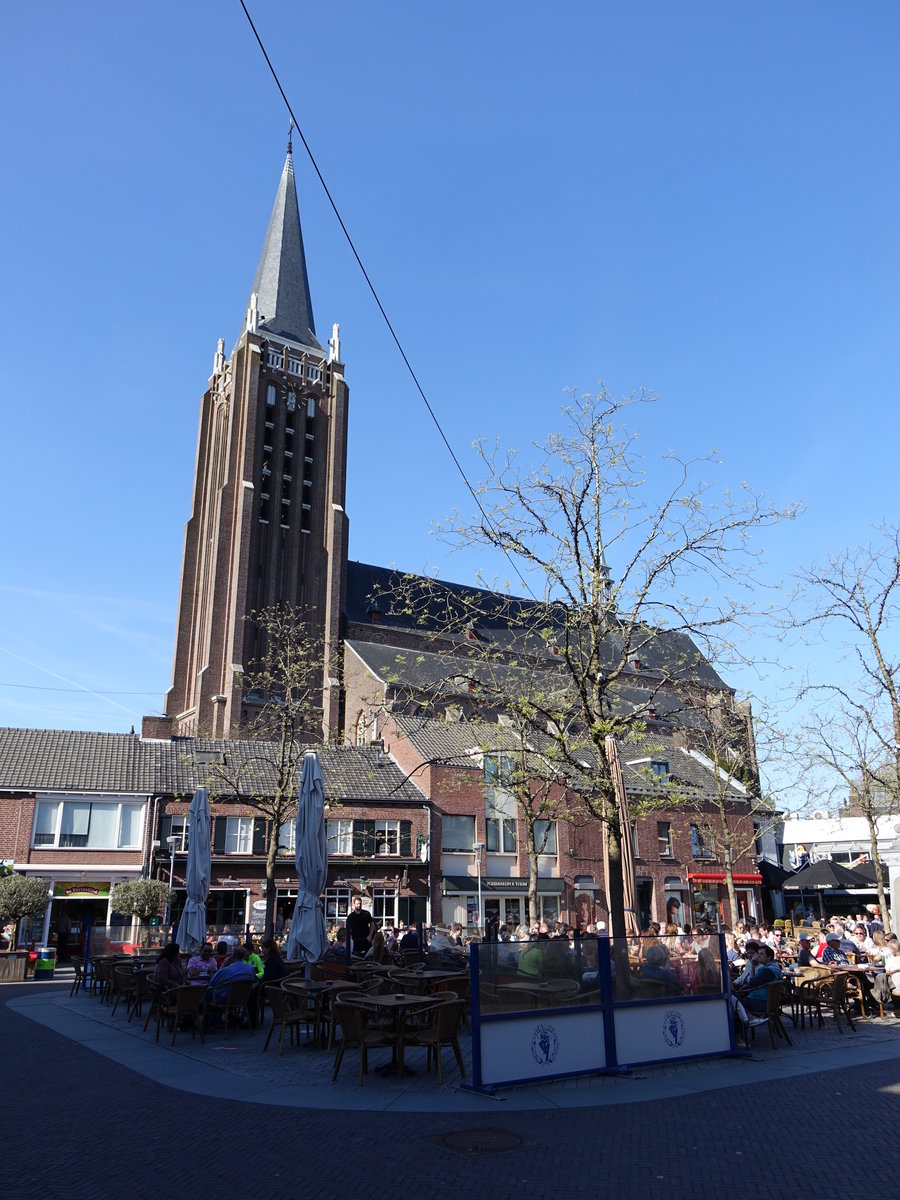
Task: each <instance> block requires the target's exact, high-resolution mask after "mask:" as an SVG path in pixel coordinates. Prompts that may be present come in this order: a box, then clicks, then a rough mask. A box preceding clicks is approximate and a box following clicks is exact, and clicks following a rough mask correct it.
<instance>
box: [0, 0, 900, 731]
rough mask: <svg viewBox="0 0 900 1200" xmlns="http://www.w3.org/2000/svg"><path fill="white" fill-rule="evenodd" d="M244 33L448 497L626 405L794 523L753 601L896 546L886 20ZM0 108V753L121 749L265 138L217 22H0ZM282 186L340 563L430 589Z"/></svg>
mask: <svg viewBox="0 0 900 1200" xmlns="http://www.w3.org/2000/svg"><path fill="white" fill-rule="evenodd" d="M251 11H253V12H254V15H255V17H256V18H257V21H258V25H259V28H260V31H261V34H262V36H263V37H264V39H265V40H266V42H267V44H268V46H269V48H270V52H271V53H272V55H273V58H274V60H275V63H276V66H277V68H278V69H279V72H280V73H281V76H282V80H283V83H284V85H285V87H286V89H287V91H288V94H289V95H290V97H291V99H292V102H293V104H294V107H295V111H296V112H297V114H298V117H299V119H300V122H301V125H302V127H303V130H304V132H305V134H306V136H307V138H308V140H309V141H310V143H311V145H312V147H313V149H314V152H315V154H316V155H317V157H318V160H319V163H320V166H321V168H322V170H323V172H324V174H325V177H326V179H327V180H328V183H329V186H330V187H331V189H332V191H333V193H334V195H335V197H336V199H337V202H338V204H339V206H340V208H341V210H342V212H343V215H344V218H345V220H346V222H347V224H348V226H349V228H350V229H351V231H352V234H353V236H354V238H355V239H356V241H357V244H358V246H359V248H360V251H361V253H362V255H363V257H364V260H365V262H366V264H367V266H368V269H369V271H370V273H371V275H372V277H373V278H374V280H375V281H376V284H377V286H378V288H379V289H380V292H381V295H382V298H383V300H384V303H385V305H386V307H387V308H388V310H389V312H390V315H391V318H392V320H393V322H394V324H395V326H396V328H397V330H398V332H399V334H400V336H401V338H402V340H403V342H404V344H405V346H406V348H407V350H408V352H409V354H410V357H411V358H412V361H413V363H414V365H415V368H416V370H417V372H418V374H419V376H420V378H421V380H422V382H423V384H424V386H425V388H426V391H427V392H428V395H429V398H430V399H431V401H432V403H433V405H434V406H435V408H436V409H437V411H438V412H439V414H440V417H441V420H442V421H443V423H444V425H445V428H446V431H447V433H448V436H449V437H450V439H451V440H452V442H453V444H454V446H455V447H456V448H457V450H458V452H459V453H460V455H461V456H462V457H463V459H464V461H465V462H466V465H467V466H469V467H474V460H473V457H472V455H471V453H470V451H469V447H470V445H471V442H472V440H473V439H474V438H476V437H480V436H487V437H493V436H495V435H499V436H500V437H501V438H502V439H503V440H504V441H506V442H508V443H511V444H513V445H524V444H526V443H527V442H528V441H529V440H530V439H532V438H537V437H540V436H542V435H543V434H544V433H546V432H548V431H549V430H551V429H554V428H556V427H558V426H559V424H560V421H559V409H560V407H561V405H562V403H563V402H564V399H565V397H564V394H563V390H564V389H565V388H566V387H570V386H574V387H577V388H579V389H590V388H593V387H594V386H595V385H596V384H597V382H598V380H600V379H601V378H602V379H603V380H604V381H605V382H606V384H607V385H608V387H609V388H610V389H611V390H612V391H614V392H617V393H624V392H628V391H631V390H632V389H635V388H639V387H648V388H651V389H653V390H654V391H655V392H657V393H658V394H659V395H660V396H661V403H660V404H659V405H657V406H656V407H655V408H654V409H653V410H652V411H650V412H647V413H646V414H645V415H644V418H643V425H644V444H645V447H646V450H647V453H648V455H649V456H650V458H651V459H652V457H653V455H655V454H656V453H657V452H658V451H659V450H663V449H665V448H666V447H668V446H674V447H677V448H679V449H681V450H682V451H683V452H685V453H701V452H704V451H706V450H709V449H711V448H712V447H718V449H719V451H720V453H721V456H722V459H723V461H724V470H723V476H722V478H723V480H724V481H726V482H731V483H732V484H737V483H738V482H739V481H740V480H743V479H747V480H749V481H751V482H752V483H753V484H754V485H755V486H757V487H758V488H761V489H764V490H766V491H767V492H768V493H769V494H770V495H771V496H772V497H773V498H775V499H778V500H784V501H787V500H791V499H797V500H802V501H804V502H805V503H806V504H807V505H808V512H807V515H806V516H805V517H804V518H803V520H802V522H800V523H795V524H793V525H791V526H789V527H786V528H784V529H782V530H780V531H778V532H777V534H774V535H773V536H772V537H771V538H770V539H769V544H768V550H769V557H770V560H771V572H772V575H773V577H774V576H777V575H779V574H783V573H786V572H789V571H790V570H791V569H792V568H793V566H794V564H795V563H797V562H806V561H809V560H811V559H814V558H820V557H822V556H824V555H825V554H826V553H827V551H828V550H830V549H834V548H837V547H838V546H840V545H842V544H844V543H847V542H851V543H852V542H857V541H860V540H864V539H865V538H866V537H867V532H868V527H869V526H870V525H871V524H873V523H875V522H877V521H879V520H881V519H883V518H892V517H894V516H895V515H896V512H897V484H896V471H895V458H896V454H897V449H896V443H897V416H896V414H897V379H898V368H900V337H898V332H900V289H898V281H900V217H898V214H900V153H898V145H897V141H898V130H900V73H898V71H897V62H898V54H900V44H898V43H900V37H898V35H900V7H898V5H897V4H896V2H895V0H881V2H879V0H870V2H869V3H867V4H865V5H849V4H847V3H845V2H843V0H834V2H832V0H807V2H803V0H795V2H793V3H791V4H788V5H785V4H781V3H775V2H774V0H772V2H770V3H756V4H752V5H751V4H743V5H738V4H723V3H721V2H720V0H709V2H689V3H682V4H673V3H671V2H670V0H659V2H650V0H643V2H642V3H640V4H626V3H615V4H613V3H605V2H600V0H594V2H592V3H569V4H565V5H558V6H555V7H554V6H549V5H547V4H543V3H531V2H516V3H513V2H512V0H506V2H497V3H492V4H484V3H476V2H475V0H461V2H459V3H455V4H452V5H437V4H422V3H411V2H395V3H392V4H389V5H386V4H379V5H375V4H369V3H362V2H357V3H345V4H340V5H337V4H328V5H326V4H318V5H314V4H302V5H300V4H297V3H288V2H284V3H281V2H276V0H266V2H263V0H255V2H254V3H253V4H252V9H251ZM0 104H2V109H3V112H4V114H5V119H4V121H3V123H2V127H0V151H2V163H3V177H4V181H5V183H4V187H3V188H2V191H0V228H2V230H3V237H2V243H0V263H2V271H0V278H2V281H3V285H2V288H0V306H2V311H0V331H2V332H0V338H2V351H3V353H2V362H3V368H2V374H0V388H2V391H0V396H2V406H3V424H4V431H3V432H4V437H3V446H4V453H3V470H2V472H0V488H2V500H3V509H4V512H5V514H6V519H5V521H4V539H3V540H4V546H3V572H2V576H0V618H2V624H0V647H2V652H0V724H7V725H28V726H41V727H43V726H55V727H75V728H91V729H109V730H121V729H124V730H127V729H129V728H130V727H131V725H132V724H134V725H135V726H136V727H138V728H139V725H140V717H141V714H142V713H144V712H152V711H158V710H159V706H160V704H161V701H162V694H163V692H164V691H165V689H166V687H167V686H168V682H169V675H170V669H171V656H172V641H173V633H174V620H175V605H176V598H177V589H178V572H179V563H180V556H181V541H182V536H183V527H184V522H185V520H186V519H187V517H188V515H189V503H190V493H191V480H192V472H193V460H194V450H195V438H196V428H197V418H198V411H199V400H200V396H201V394H202V392H203V390H204V387H205V384H206V380H207V377H208V375H209V372H210V370H211V365H212V358H213V353H214V351H215V346H216V339H217V338H218V337H220V336H221V337H224V338H225V339H226V342H227V345H228V346H229V347H230V346H231V345H232V344H233V342H234V339H235V338H236V336H237V334H238V332H239V329H240V326H241V321H242V318H243V314H244V309H245V305H246V302H247V296H248V292H249V288H250V283H251V281H252V278H253V272H254V268H255V265H256V259H257V256H258V253H259V249H260V246H261V242H262V237H263V234H264V231H265V227H266V222H267V220H268V216H269V210H270V207H271V204H272V200H273V198H274V194H275V189H276V186H277V182H278V178H279V174H280V171H281V167H282V163H283V157H284V150H285V143H286V135H287V118H286V115H285V112H284V109H283V107H282V102H281V100H280V97H279V96H278V94H277V92H276V91H275V88H274V85H273V84H272V82H271V80H270V77H269V75H268V72H267V69H266V67H265V64H264V62H263V60H262V58H261V55H260V53H259V51H258V48H257V46H256V44H255V42H254V41H253V39H252V35H251V33H250V30H249V27H248V26H247V23H246V20H245V18H244V15H243V13H242V11H241V9H240V6H239V4H238V3H237V0H215V2H213V0H192V3H190V4H184V3H174V2H171V0H169V2H165V0H160V3H157V4H152V5H148V4H142V5H139V4H122V3H121V2H119V0H116V2H111V0H110V2H106V3H104V2H100V0H94V2H93V3H90V4H77V5H76V4H72V3H69V2H63V0H48V2H45V3H43V4H41V5H19V6H7V9H6V11H5V13H4V37H3V44H2V47H0ZM295 162H296V167H297V172H298V180H299V184H300V202H301V215H302V220H303V226H304V234H305V238H306V245H307V255H308V261H309V269H310V275H311V283H312V292H313V304H314V309H315V315H316V320H317V326H318V331H319V334H320V338H321V339H322V340H324V339H325V338H327V336H328V334H329V332H330V328H331V323H332V322H333V321H340V323H341V332H342V342H343V351H344V358H345V360H346V363H347V372H348V379H349V382H350V385H351V436H350V453H349V494H348V511H349V515H350V521H351V527H350V528H351V556H352V557H354V558H359V559H363V560H365V561H371V562H376V563H391V562H393V563H397V564H398V565H400V566H402V567H404V568H408V569H413V570H421V569H423V568H425V567H426V566H427V565H428V564H431V565H432V566H438V567H440V570H441V573H442V574H443V575H444V576H445V577H448V578H466V577H467V576H468V573H469V571H470V569H471V566H472V563H471V561H466V560H464V559H463V560H460V561H459V562H458V563H457V562H455V561H454V560H452V559H450V560H449V561H448V560H447V559H446V552H445V550H444V548H443V547H442V546H441V545H440V544H439V543H437V542H436V541H435V539H434V538H433V537H432V536H430V533H429V528H430V522H431V520H432V519H440V518H441V517H443V516H444V515H445V514H446V513H447V512H448V511H449V510H450V509H451V508H453V507H455V506H457V505H458V506H460V507H461V508H463V509H465V508H467V497H466V495H465V493H464V492H463V490H462V487H461V484H460V482H459V480H458V477H457V476H456V474H455V472H454V469H453V467H452V465H451V464H450V462H449V459H448V457H447V454H446V452H445V451H444V449H443V448H442V447H441V445H440V444H439V442H438V440H437V436H436V434H435V432H434V430H433V427H432V426H431V424H430V422H429V420H428V418H427V415H426V414H425V412H424V410H423V407H422V405H421V402H420V401H419V400H418V398H417V396H416V394H415V392H414V390H413V387H412V385H411V383H410V381H409V379H408V377H407V376H406V375H405V373H404V371H403V369H402V366H401V363H400V362H399V359H398V357H397V355H396V352H395V350H394V348H393V346H392V345H391V343H390V341H389V339H388V336H387V333H386V331H385V329H384V327H383V325H382V324H381V321H380V318H379V317H378V314H377V312H376V310H375V308H374V305H373V303H372V302H371V300H370V298H369V297H368V294H367V292H366V290H365V287H364V284H363V281H362V280H361V278H360V276H359V273H358V271H357V268H356V266H355V264H354V263H353V261H352V260H351V257H350V254H349V252H348V250H347V248H346V246H345V244H344V242H343V241H342V238H341V235H340V233H339V230H338V228H337V226H336V224H335V221H334V219H333V217H332V215H331V213H330V210H329V209H328V207H327V204H326V201H325V199H324V197H323V195H322V193H321V190H320V188H319V186H318V184H317V182H316V181H315V179H314V177H313V175H312V173H311V170H310V168H309V165H308V163H307V162H306V161H305V158H304V157H303V156H302V152H301V151H299V150H298V151H297V153H295ZM611 565H612V567H613V570H614V571H615V563H613V564H611ZM791 654H792V658H791V662H797V661H798V657H797V653H796V652H793V651H792V652H791ZM783 665H785V666H786V665H788V663H787V661H785V663H784V664H783ZM78 688H84V689H88V691H78V690H75V689H78ZM64 689H73V690H64ZM95 693H96V694H95ZM113 693H119V694H113ZM124 693H146V694H144V695H128V694H124Z"/></svg>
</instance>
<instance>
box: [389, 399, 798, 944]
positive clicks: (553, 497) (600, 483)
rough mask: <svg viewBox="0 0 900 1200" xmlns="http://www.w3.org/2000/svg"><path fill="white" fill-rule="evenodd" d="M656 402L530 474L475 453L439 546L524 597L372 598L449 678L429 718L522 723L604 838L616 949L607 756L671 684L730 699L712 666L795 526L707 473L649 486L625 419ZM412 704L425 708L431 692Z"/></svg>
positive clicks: (707, 462)
mask: <svg viewBox="0 0 900 1200" xmlns="http://www.w3.org/2000/svg"><path fill="white" fill-rule="evenodd" d="M646 399H647V398H646V397H642V396H641V397H637V398H629V399H626V400H624V401H617V400H615V399H613V398H612V397H611V396H610V395H609V394H608V393H607V392H605V391H601V392H599V393H598V394H585V395H579V396H577V397H575V398H574V400H573V402H572V404H571V406H570V407H569V408H567V409H566V410H565V419H566V426H565V428H564V429H563V431H562V432H559V433H555V434H552V435H550V437H548V438H547V439H546V440H545V441H544V442H543V443H541V444H539V445H538V446H536V447H535V449H536V452H537V460H536V462H535V463H534V464H520V461H519V459H518V458H517V456H516V455H515V454H514V453H513V452H508V451H503V450H502V449H501V448H500V447H498V446H493V447H492V446H488V445H487V444H485V443H478V444H477V446H476V449H477V451H478V453H479V455H480V457H481V462H482V466H483V469H484V480H483V482H482V483H481V485H480V486H479V487H478V488H477V489H476V492H477V498H478V511H477V513H476V515H475V516H474V518H466V517H463V516H460V515H459V514H455V515H454V516H453V517H451V518H450V520H449V521H448V522H447V523H446V525H445V526H444V527H443V529H442V532H443V534H444V536H446V537H447V538H449V540H450V541H451V543H452V544H454V545H457V546H466V547H469V548H471V547H481V548H483V549H485V550H488V551H498V552H500V553H501V554H503V555H505V557H506V559H507V560H508V562H509V563H510V564H511V565H512V568H513V570H514V572H515V576H516V578H517V581H518V584H519V585H521V588H519V589H517V590H524V591H527V592H530V596H529V597H526V598H524V599H523V598H521V597H516V596H514V595H512V594H511V588H510V586H509V585H507V586H506V587H505V588H504V589H503V590H502V591H498V590H496V589H495V588H491V589H490V590H488V589H480V588H472V589H468V590H467V589H461V588H456V587H454V588H449V587H447V586H445V585H442V584H441V583H440V582H439V581H437V580H423V579H422V577H419V576H417V577H407V578H406V579H405V580H404V579H400V578H398V580H397V581H396V585H395V586H394V587H392V589H391V594H390V595H385V596H384V597H383V598H381V597H377V599H379V603H380V604H381V602H382V599H383V601H384V604H386V605H387V606H388V611H389V613H390V614H391V615H392V616H393V617H394V618H397V619H400V620H406V621H408V622H410V623H413V624H416V625H418V627H419V629H420V630H421V631H422V632H424V633H425V635H426V636H430V638H431V646H430V649H433V652H434V654H435V655H437V656H438V659H439V660H441V661H442V662H443V663H444V671H443V679H442V681H441V683H440V684H439V685H438V686H437V687H435V688H434V689H433V693H432V696H431V698H430V702H431V703H432V704H433V705H435V704H436V705H438V706H439V705H440V704H441V703H442V702H443V701H445V700H446V698H447V696H448V693H449V692H450V691H453V692H454V693H455V697H454V700H455V701H457V700H458V701H460V702H461V703H462V704H463V705H464V706H467V707H468V708H469V709H471V710H474V711H477V712H479V713H481V714H482V715H484V716H485V717H487V716H488V714H489V713H491V712H493V713H495V714H498V713H509V712H515V713H516V714H517V717H516V719H517V720H521V721H522V722H523V724H524V726H525V727H526V728H527V729H528V730H529V731H530V737H531V738H533V739H534V746H535V748H539V749H540V752H541V755H542V757H543V758H544V760H545V761H546V763H547V764H548V767H549V769H550V770H551V771H552V772H553V773H554V774H555V775H556V776H557V777H558V778H563V777H564V778H565V779H566V781H567V785H568V786H569V787H570V788H571V789H575V790H576V792H577V795H578V800H579V803H580V804H582V805H583V806H584V807H585V809H586V810H587V811H588V812H589V813H590V814H591V815H592V816H593V817H595V818H599V819H600V820H602V821H603V822H604V831H605V837H606V841H607V852H608V862H609V873H608V879H607V895H608V898H609V901H610V909H611V914H610V915H611V925H612V932H613V934H614V935H615V936H617V937H619V938H622V937H624V935H625V932H626V926H625V913H624V903H623V875H622V838H623V833H624V831H623V829H622V823H621V820H620V815H619V806H618V804H617V798H616V792H615V785H614V781H613V777H612V774H611V771H610V767H609V763H608V760H607V757H606V753H605V741H606V738H607V737H608V736H613V737H616V738H628V737H629V736H638V735H640V734H641V733H642V732H643V729H644V726H645V724H646V722H647V719H648V717H649V716H650V715H651V714H652V712H653V710H654V707H655V706H656V705H657V703H658V701H659V698H660V697H661V696H662V695H664V694H665V693H666V692H667V691H668V689H669V688H670V687H671V686H672V685H673V684H677V685H678V686H679V687H681V688H685V687H691V688H694V689H697V690H703V689H705V688H718V689H723V688H724V687H725V685H724V683H723V682H722V680H721V679H720V678H719V676H718V675H717V673H716V672H715V671H714V670H713V669H712V667H711V666H710V665H709V662H708V660H707V657H706V656H705V653H704V651H708V650H710V648H711V647H712V646H714V645H718V646H719V648H721V646H723V645H724V644H726V643H727V644H733V643H734V642H735V639H736V631H737V630H738V629H739V628H742V627H746V624H747V622H749V621H750V620H751V619H752V618H753V617H754V616H758V612H757V610H756V601H755V596H754V595H753V593H752V592H751V590H750V588H749V586H748V584H749V582H750V576H751V574H752V572H753V569H754V567H755V565H756V564H757V562H758V559H759V553H760V550H759V547H758V546H757V545H756V541H755V539H756V536H757V535H758V534H759V532H760V531H761V530H763V529H765V528H766V527H768V526H771V525H774V524H775V523H776V522H779V521H781V520H783V519H785V518H786V517H790V516H793V515H794V514H795V512H796V508H795V507H788V508H779V507H777V506H775V505H773V504H771V503H770V502H768V501H767V500H766V499H765V498H764V497H762V496H760V495H757V494H755V493H754V492H753V491H752V490H751V489H750V488H749V487H747V486H746V485H741V488H740V489H739V490H738V492H737V493H736V494H735V493H732V492H729V491H728V490H725V491H720V492H717V491H716V490H715V489H714V488H713V485H712V484H710V483H709V482H708V481H706V480H705V479H704V477H703V471H704V469H705V468H708V467H712V465H713V459H712V458H711V457H710V458H699V459H682V458H680V457H679V456H677V455H676V454H674V453H671V452H670V453H668V454H667V455H665V456H664V458H663V461H662V463H661V464H660V467H659V470H658V471H657V472H654V474H653V476H652V477H650V476H649V475H645V473H644V468H643V465H642V463H641V461H640V459H639V457H638V453H637V444H636V435H635V434H633V433H632V432H630V431H629V430H628V429H627V428H626V426H625V419H626V417H627V415H628V413H629V411H630V410H633V409H634V407H635V405H637V404H639V403H642V402H643V401H645V400H646ZM610 560H612V561H614V562H615V564H616V569H615V571H614V572H612V571H611V570H610V567H609V565H608V564H609V561H610ZM410 702H411V703H413V702H414V703H416V704H418V705H421V704H422V703H423V701H422V696H421V689H420V695H419V696H418V697H413V696H410ZM495 719H496V718H495Z"/></svg>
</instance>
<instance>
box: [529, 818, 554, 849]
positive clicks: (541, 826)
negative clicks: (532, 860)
mask: <svg viewBox="0 0 900 1200" xmlns="http://www.w3.org/2000/svg"><path fill="white" fill-rule="evenodd" d="M534 848H535V850H537V852H538V854H552V855H554V856H555V855H556V822H555V821H535V823H534Z"/></svg>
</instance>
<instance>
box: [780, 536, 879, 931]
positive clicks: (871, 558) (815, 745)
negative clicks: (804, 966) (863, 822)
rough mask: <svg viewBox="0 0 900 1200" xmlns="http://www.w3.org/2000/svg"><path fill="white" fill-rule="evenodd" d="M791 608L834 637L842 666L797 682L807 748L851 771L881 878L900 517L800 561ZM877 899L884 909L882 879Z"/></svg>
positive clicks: (839, 773) (843, 772)
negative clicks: (805, 709) (810, 561)
mask: <svg viewBox="0 0 900 1200" xmlns="http://www.w3.org/2000/svg"><path fill="white" fill-rule="evenodd" d="M791 610H792V612H793V614H794V616H793V622H792V623H793V626H794V627H795V628H798V629H800V630H801V631H802V632H803V633H804V634H813V635H814V636H815V637H816V638H817V639H821V638H824V639H825V641H826V644H828V645H835V644H836V651H837V653H836V655H835V658H834V659H833V660H832V661H833V662H835V663H836V662H843V663H846V664H847V666H848V670H847V671H846V672H843V673H842V677H841V678H840V679H824V680H822V679H813V680H809V681H807V682H806V683H805V684H804V685H803V687H802V688H801V689H800V697H801V699H803V700H806V701H812V704H813V710H814V711H813V715H812V717H811V719H810V723H809V728H808V730H807V732H808V733H809V734H810V735H811V736H810V737H809V738H808V739H807V740H808V742H809V747H808V753H809V755H810V757H811V758H812V760H813V761H815V762H817V763H818V764H819V765H821V766H823V767H825V768H826V769H827V770H828V771H830V772H831V774H832V776H833V777H835V778H836V779H837V780H838V781H839V785H840V786H841V787H842V788H843V787H844V786H845V785H846V786H847V787H850V786H851V783H850V781H851V779H852V780H855V783H853V786H854V787H855V788H856V790H857V801H858V807H859V809H860V811H861V812H862V814H863V815H864V816H866V819H867V821H868V822H869V832H870V837H871V853H872V861H873V862H874V864H875V873H876V878H877V879H878V880H879V881H880V878H881V862H880V859H879V857H878V847H877V838H876V837H875V825H874V820H875V818H876V817H877V816H878V815H879V811H876V810H880V811H881V812H885V811H887V812H890V813H896V812H900V521H894V522H893V523H883V524H881V525H879V526H877V527H876V528H875V530H874V533H873V536H872V538H871V539H870V540H869V541H868V542H867V543H866V544H865V545H863V546H858V547H851V548H845V549H843V550H839V551H837V552H836V553H834V554H831V555H829V556H828V558H827V559H826V560H825V562H824V563H822V564H818V565H813V566H811V567H808V568H806V569H805V570H803V571H802V572H801V573H800V575H799V578H798V586H797V591H796V594H795V595H794V597H793V602H792V605H791ZM879 902H880V904H881V911H882V915H883V916H884V917H886V916H887V909H886V907H885V906H884V891H883V887H881V886H879Z"/></svg>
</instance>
